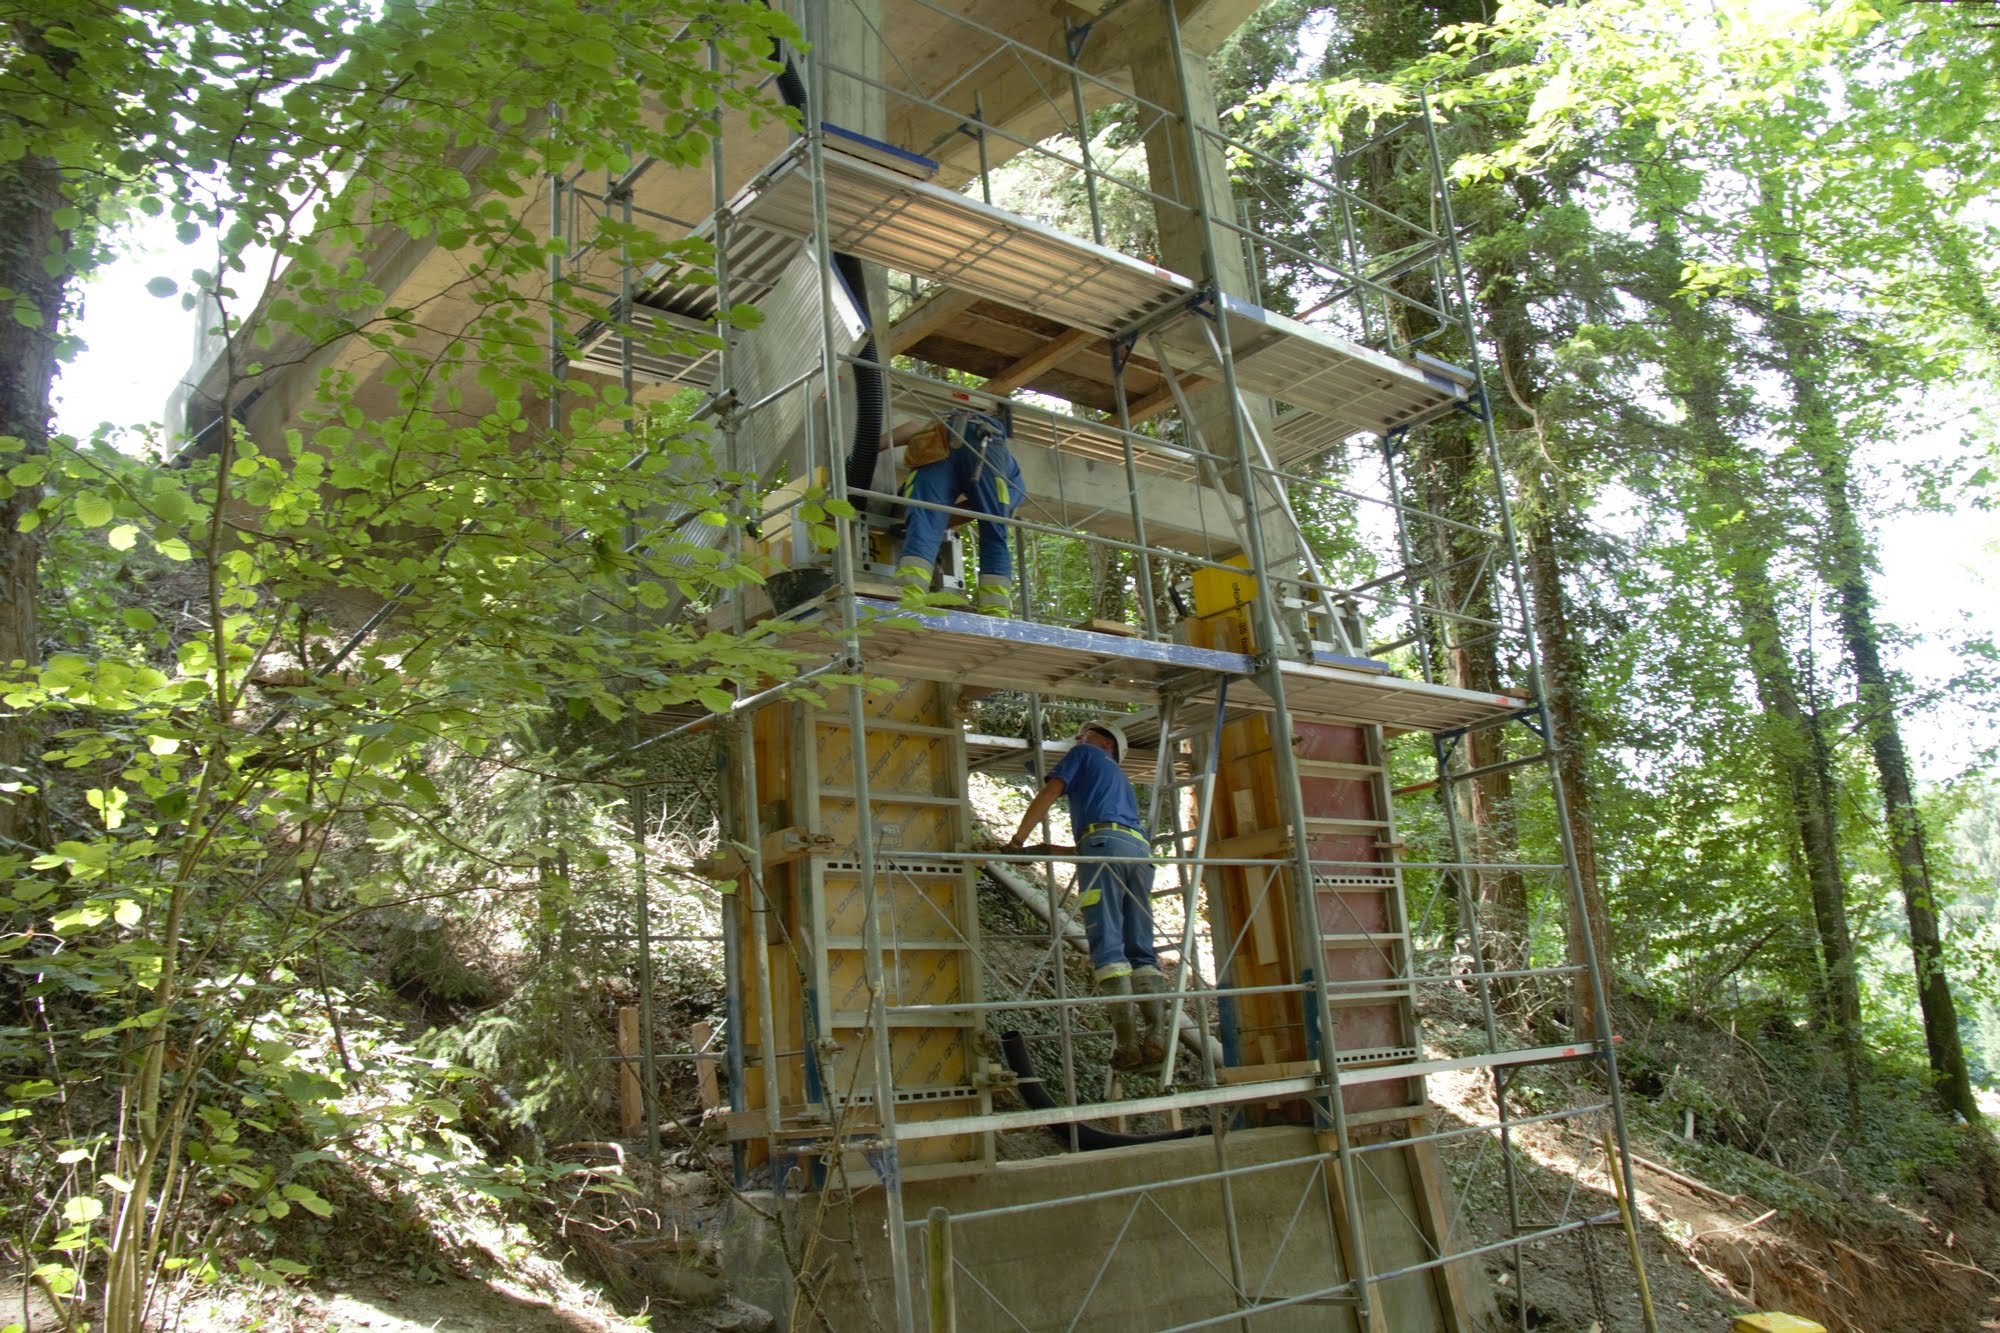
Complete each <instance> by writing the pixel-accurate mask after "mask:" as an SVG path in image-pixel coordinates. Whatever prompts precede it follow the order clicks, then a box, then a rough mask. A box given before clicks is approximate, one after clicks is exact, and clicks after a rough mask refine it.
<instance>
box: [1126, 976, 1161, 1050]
mask: <svg viewBox="0 0 2000 1333" xmlns="http://www.w3.org/2000/svg"><path fill="white" fill-rule="evenodd" d="M1132 993H1133V994H1134V995H1136V996H1138V997H1139V1001H1138V1003H1139V1016H1140V1018H1141V1019H1143V1020H1144V1023H1145V1026H1144V1028H1143V1030H1142V1031H1141V1033H1140V1035H1139V1053H1140V1054H1141V1055H1142V1056H1144V1057H1145V1060H1146V1063H1147V1065H1149V1066H1150V1067H1152V1068H1154V1069H1158V1068H1159V1067H1160V1062H1161V1061H1162V1060H1165V1059H1166V1058H1167V1001H1166V999H1165V996H1166V993H1167V979H1166V978H1165V977H1163V976H1161V975H1160V969H1158V968H1157V967H1135V968H1133V969H1132Z"/></svg>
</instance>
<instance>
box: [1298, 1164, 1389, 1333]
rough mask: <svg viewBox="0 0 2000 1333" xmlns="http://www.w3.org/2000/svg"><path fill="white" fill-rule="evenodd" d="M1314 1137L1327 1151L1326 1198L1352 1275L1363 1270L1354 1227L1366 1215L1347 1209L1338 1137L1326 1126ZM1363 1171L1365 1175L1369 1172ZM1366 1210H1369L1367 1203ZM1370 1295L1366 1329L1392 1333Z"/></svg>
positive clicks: (1344, 1262) (1347, 1274)
mask: <svg viewBox="0 0 2000 1333" xmlns="http://www.w3.org/2000/svg"><path fill="white" fill-rule="evenodd" d="M1314 1137H1315V1138H1317V1139H1318V1140H1319V1147H1320V1151H1321V1152H1323V1153H1325V1154H1326V1175H1325V1176H1324V1177H1323V1179H1324V1180H1325V1181H1326V1202H1327V1208H1328V1210H1329V1211H1330V1212H1331V1213H1332V1214H1333V1230H1334V1234H1335V1236H1336V1238H1337V1239H1338V1241H1339V1243H1340V1260H1341V1265H1342V1267H1343V1268H1344V1269H1345V1270H1346V1271H1345V1272H1344V1273H1343V1274H1342V1276H1343V1277H1348V1278H1352V1277H1354V1276H1355V1275H1356V1274H1358V1273H1359V1272H1360V1271H1361V1266H1360V1265H1359V1264H1358V1263H1356V1262H1355V1252H1356V1251H1355V1244H1354V1241H1355V1236H1354V1228H1355V1227H1356V1226H1364V1227H1365V1226H1366V1225H1367V1219H1366V1218H1365V1217H1354V1216H1351V1215H1350V1214H1349V1213H1348V1211H1347V1193H1346V1189H1345V1187H1344V1185H1343V1183H1342V1182H1343V1181H1344V1179H1345V1174H1346V1173H1345V1172H1344V1171H1343V1170H1342V1168H1341V1161H1340V1140H1339V1138H1338V1137H1337V1136H1336V1135H1334V1134H1331V1133H1328V1132H1326V1131H1324V1130H1322V1131H1320V1132H1319V1133H1317V1134H1315V1135H1314ZM1363 1174H1364V1176H1365V1174H1366V1173H1365V1172H1364V1173H1363ZM1363 1211H1364V1212H1365V1211H1366V1209H1365V1207H1364V1209H1363ZM1369 1297H1370V1299H1369V1301H1368V1326H1367V1333H1390V1329H1389V1316H1388V1312H1387V1311H1386V1310H1384V1309H1383V1308H1382V1307H1383V1302H1382V1301H1381V1300H1379V1299H1375V1293H1374V1292H1372V1291H1371V1292H1370V1293H1369Z"/></svg>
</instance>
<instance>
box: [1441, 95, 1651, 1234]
mask: <svg viewBox="0 0 2000 1333" xmlns="http://www.w3.org/2000/svg"><path fill="white" fill-rule="evenodd" d="M1419 109H1420V114H1421V116H1422V119H1423V125H1424V139H1425V143H1426V145H1427V147H1428V149H1429V159H1430V167H1431V172H1432V177H1433V181H1434V185H1435V189H1436V191H1437V198H1438V209H1439V215H1440V219H1441V222H1442V230H1443V234H1444V241H1445V249H1446V254H1447V256H1448V259H1449V263H1450V271H1451V277H1452V282H1453V286H1454V288H1455V292H1454V294H1455V295H1456V296H1457V298H1458V303H1459V311H1460V316H1461V318H1462V319H1463V320H1464V323H1465V335H1466V337H1465V343H1466V356H1467V360H1468V361H1469V362H1470V363H1471V367H1472V371H1473V376H1474V384H1475V386H1476V388H1477V391H1478V394H1479V403H1480V406H1481V407H1482V409H1484V410H1482V411H1481V412H1480V413H1479V421H1480V427H1481V430H1482V432H1483V434H1484V437H1485V444H1486V456H1487V464H1488V466H1489V467H1491V468H1492V471H1493V488H1494V494H1495V496H1496V499H1497V501H1498V505H1499V512H1500V533H1501V539H1502V541H1503V543H1504V545H1505V547H1506V551H1507V562H1508V568H1509V571H1510V573H1511V574H1512V578H1513V585H1514V601H1515V610H1516V612H1517V613H1518V614H1519V615H1520V617H1521V624H1522V626H1523V630H1524V632H1523V634H1522V639H1523V642H1524V644H1525V646H1526V658H1527V667H1528V687H1529V689H1530V690H1531V691H1532V692H1533V696H1534V698H1535V699H1536V700H1537V701H1538V702H1539V701H1543V700H1546V698H1547V689H1546V682H1545V681H1544V680H1543V678H1542V662H1541V652H1540V649H1539V645H1537V643H1536V642H1535V634H1534V630H1533V628H1532V627H1533V625H1534V614H1533V610H1532V608H1531V607H1530V606H1529V603H1528V583H1527V577H1526V575H1525V573H1524V572H1523V570H1522V567H1521V546H1520V541H1519V539H1518V537H1517V535H1516V532H1515V528H1514V509H1513V504H1512V502H1511V501H1510V499H1509V498H1508V495H1507V485H1506V477H1507V472H1506V466H1505V462H1504V459H1503V458H1502V455H1501V451H1500V435H1499V431H1498V430H1497V429H1496V428H1495V425H1494V421H1493V412H1492V409H1491V406H1490V400H1489V399H1488V398H1487V396H1486V372H1485V367H1484V360H1485V359H1484V357H1483V356H1482V354H1481V352H1480V349H1479V341H1478V339H1477V337H1475V336H1474V334H1475V332H1476V329H1475V324H1474V317H1473V304H1472V292H1471V287H1470V284H1469V283H1468V282H1467V280H1466V276H1465V260H1464V256H1463V254H1462V253H1461V251H1460V248H1459V244H1458V223H1457V221H1456V219H1455V217H1454V215H1453V211H1452V202H1451V184H1450V182H1449V181H1448V180H1447V179H1446V177H1445V172H1444V155H1443V152H1442V150H1441V149H1440V147H1439V144H1438V138H1437V122H1436V119H1435V118H1434V117H1433V116H1432V114H1431V106H1430V98H1429V95H1428V93H1420V100H1419ZM1540 711H1541V717H1542V726H1543V728H1544V732H1543V742H1544V750H1545V752H1546V755H1547V771H1548V784H1549V791H1550V794H1551V796H1552V797H1553V798H1554V802H1555V811H1556V829H1557V833H1558V836H1559V837H1560V839H1561V842H1562V853H1563V870H1564V877H1565V878H1566V879H1567V881H1568V888H1569V912H1570V929H1571V930H1573V931H1576V932H1577V937H1578V940H1579V943H1580V945H1581V948H1580V949H1579V950H1578V952H1579V953H1580V954H1581V955H1582V957H1583V958H1584V960H1585V962H1586V965H1587V968H1588V971H1587V973H1586V976H1587V980H1588V982H1589V986H1590V995H1591V1009H1592V1016H1593V1019H1594V1022H1593V1024H1592V1026H1593V1028H1594V1031H1593V1032H1592V1033H1591V1034H1590V1040H1591V1042H1592V1044H1593V1045H1594V1046H1595V1047H1596V1048H1597V1052H1598V1058H1599V1059H1600V1060H1602V1061H1603V1062H1604V1076H1605V1080H1606V1082H1607V1083H1608V1085H1609V1091H1610V1101H1611V1119H1612V1126H1613V1131H1614V1133H1615V1135H1616V1138H1617V1143H1618V1153H1619V1165H1618V1169H1619V1172H1620V1174H1621V1175H1623V1177H1624V1179H1625V1192H1626V1196H1627V1197H1628V1198H1636V1197H1637V1195H1636V1194H1635V1193H1634V1189H1633V1182H1632V1153H1631V1147H1630V1144H1629V1142H1628V1140H1627V1137H1626V1131H1625V1096H1624V1090H1623V1088H1622V1087H1621V1086H1620V1081H1619V1077H1618V1051H1617V1047H1616V1045H1615V1044H1614V1043H1613V1041H1612V1039H1611V1004H1610V995H1609V993H1608V991H1607V990H1606V987H1605V984H1604V967H1603V960H1602V959H1601V958H1600V957H1599V956H1598V951H1597V941H1596V940H1594V939H1593V938H1592V937H1591V929H1590V911H1589V906H1588V904H1587V903H1586V902H1585V901H1584V896H1583V895H1584V886H1583V873H1582V870H1581V869H1580V868H1579V866H1578V864H1577V858H1576V840H1575V836H1574V833H1573V831H1572V828H1571V825H1570V809H1569V798H1568V795H1567V794H1566V793H1565V792H1564V790H1563V783H1562V777H1561V774H1560V773H1559V772H1558V767H1557V766H1558V762H1559V761H1558V758H1557V751H1558V747H1559V745H1560V738H1559V737H1558V736H1557V734H1556V730H1555V721H1554V718H1553V717H1552V716H1551V714H1550V713H1549V710H1548V708H1547V706H1546V704H1543V706H1542V707H1541V710H1540Z"/></svg>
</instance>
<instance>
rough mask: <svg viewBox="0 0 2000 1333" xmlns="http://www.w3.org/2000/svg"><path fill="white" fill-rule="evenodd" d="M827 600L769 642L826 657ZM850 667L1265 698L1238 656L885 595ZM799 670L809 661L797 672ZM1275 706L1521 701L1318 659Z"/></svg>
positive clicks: (1291, 669) (998, 685)
mask: <svg viewBox="0 0 2000 1333" xmlns="http://www.w3.org/2000/svg"><path fill="white" fill-rule="evenodd" d="M837 596H838V594H829V595H828V597H827V598H826V599H824V600H822V601H821V602H818V603H814V604H813V605H812V606H810V607H807V608H803V609H801V610H798V611H794V612H792V613H791V616H790V619H791V620H792V622H793V624H794V625H795V626H796V627H795V628H792V629H779V630H778V631H777V636H776V637H777V641H778V642H779V643H780V644H781V645H783V646H784V647H786V648H790V649H793V650H795V651H806V652H814V651H817V652H825V651H826V650H827V640H828V634H829V630H830V629H831V618H830V617H829V616H827V615H826V614H825V613H826V612H827V611H829V610H830V609H831V605H832V602H833V600H834V599H835V598H837ZM855 602H856V605H857V607H858V609H859V613H860V624H861V663H860V665H861V669H862V670H864V671H868V672H880V673H882V674H884V675H890V676H897V677H901V678H906V679H910V680H934V681H947V682H952V683H956V684H959V685H969V686H976V687H981V688H985V689H989V690H1026V691H1030V692H1033V693H1038V694H1044V695H1050V696H1054V697H1058V698H1071V699H1090V700H1100V701H1113V702H1121V703H1135V704H1150V703H1155V702H1157V701H1158V700H1159V698H1160V696H1161V695H1162V694H1163V693H1166V692H1169V691H1173V692H1177V693H1180V694H1182V695H1183V696H1184V697H1187V698H1190V699H1196V700H1199V699H1202V698H1208V699H1213V698H1214V697H1215V691H1216V690H1217V689H1218V688H1219V687H1221V686H1222V685H1223V684H1224V683H1225V682H1237V681H1241V682H1243V683H1242V684H1240V685H1238V684H1231V685H1230V691H1231V695H1230V697H1231V698H1232V699H1234V700H1236V701H1237V702H1240V703H1242V704H1244V705H1247V706H1248V707H1250V708H1252V709H1269V708H1270V707H1272V706H1273V703H1274V701H1273V700H1272V698H1271V696H1270V694H1269V693H1268V692H1267V691H1266V690H1265V689H1264V687H1263V686H1262V685H1261V684H1259V683H1258V680H1257V672H1258V667H1259V663H1258V662H1257V660H1256V659H1255V658H1253V657H1251V656H1250V655H1249V654H1246V653H1238V652H1228V651H1224V650H1222V649H1217V648H1198V647H1193V646H1190V645H1187V644H1179V643H1160V642H1156V641H1154V640H1150V639H1141V638H1132V637H1127V636H1124V635H1119V634H1104V633H1100V632H1098V631H1095V630H1087V629H1072V628H1069V627H1067V626H1062V625H1040V624H1035V623H1033V622H1030V621H1022V620H1014V619H1010V618H1006V617H1000V616H987V615H979V614H977V613H974V612H971V611H952V610H929V611H910V610H906V609H904V608H903V607H901V606H899V605H898V604H897V603H896V602H894V601H891V600H889V599H888V598H886V597H871V596H865V595H857V596H856V598H855ZM806 666H807V668H809V667H810V666H811V663H810V662H808V663H807V664H806ZM1278 671H1279V674H1280V676H1281V677H1282V678H1283V690H1284V696H1285V704H1286V706H1287V708H1289V709H1290V711H1291V715H1292V717H1293V719H1294V720H1295V721H1300V722H1345V723H1372V724H1375V725H1378V726H1381V727H1383V728H1385V729H1386V730H1388V731H1391V732H1406V731H1453V730H1461V729H1468V728H1474V727H1481V726H1486V725H1490V724H1492V723H1494V722H1497V721H1500V720H1502V719H1504V718H1507V717H1511V716H1513V715H1514V714H1516V713H1518V712H1519V711H1520V710H1521V708H1522V707H1523V706H1524V704H1525V703H1526V701H1525V700H1524V699H1522V698H1520V697H1519V696H1516V695H1510V694H1484V693H1480V692H1478V691H1474V690H1464V689H1459V688H1458V687H1456V686H1451V685H1434V684H1429V683H1427V682H1424V681H1417V680H1405V679H1403V678H1402V677H1400V676H1396V675H1394V674H1392V673H1391V671H1390V668H1389V665H1388V664H1387V663H1385V662H1378V661H1375V660H1373V659H1372V658H1365V657H1344V656H1339V655H1336V654H1331V653H1323V654H1321V655H1320V657H1319V660H1317V661H1315V662H1311V663H1306V662H1281V663H1280V664H1279V666H1278Z"/></svg>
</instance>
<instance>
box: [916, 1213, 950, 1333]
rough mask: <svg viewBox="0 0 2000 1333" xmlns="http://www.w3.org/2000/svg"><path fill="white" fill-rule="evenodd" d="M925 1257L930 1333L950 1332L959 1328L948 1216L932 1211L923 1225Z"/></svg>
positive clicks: (947, 1214) (948, 1214)
mask: <svg viewBox="0 0 2000 1333" xmlns="http://www.w3.org/2000/svg"><path fill="white" fill-rule="evenodd" d="M924 1255H925V1258H926V1259H927V1260H928V1261H929V1262H928V1263H927V1264H926V1265H925V1267H926V1269H927V1275H926V1277H927V1280H926V1282H925V1286H926V1287H927V1288H929V1294H930V1304H931V1327H930V1333H953V1330H955V1329H957V1327H958V1302H957V1300H956V1298H955V1293H954V1291H953V1286H954V1278H953V1272H952V1258H951V1214H950V1213H948V1212H946V1211H945V1210H944V1209H943V1208H933V1209H931V1211H930V1215H929V1217H928V1218H927V1219H926V1221H925V1225H924Z"/></svg>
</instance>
